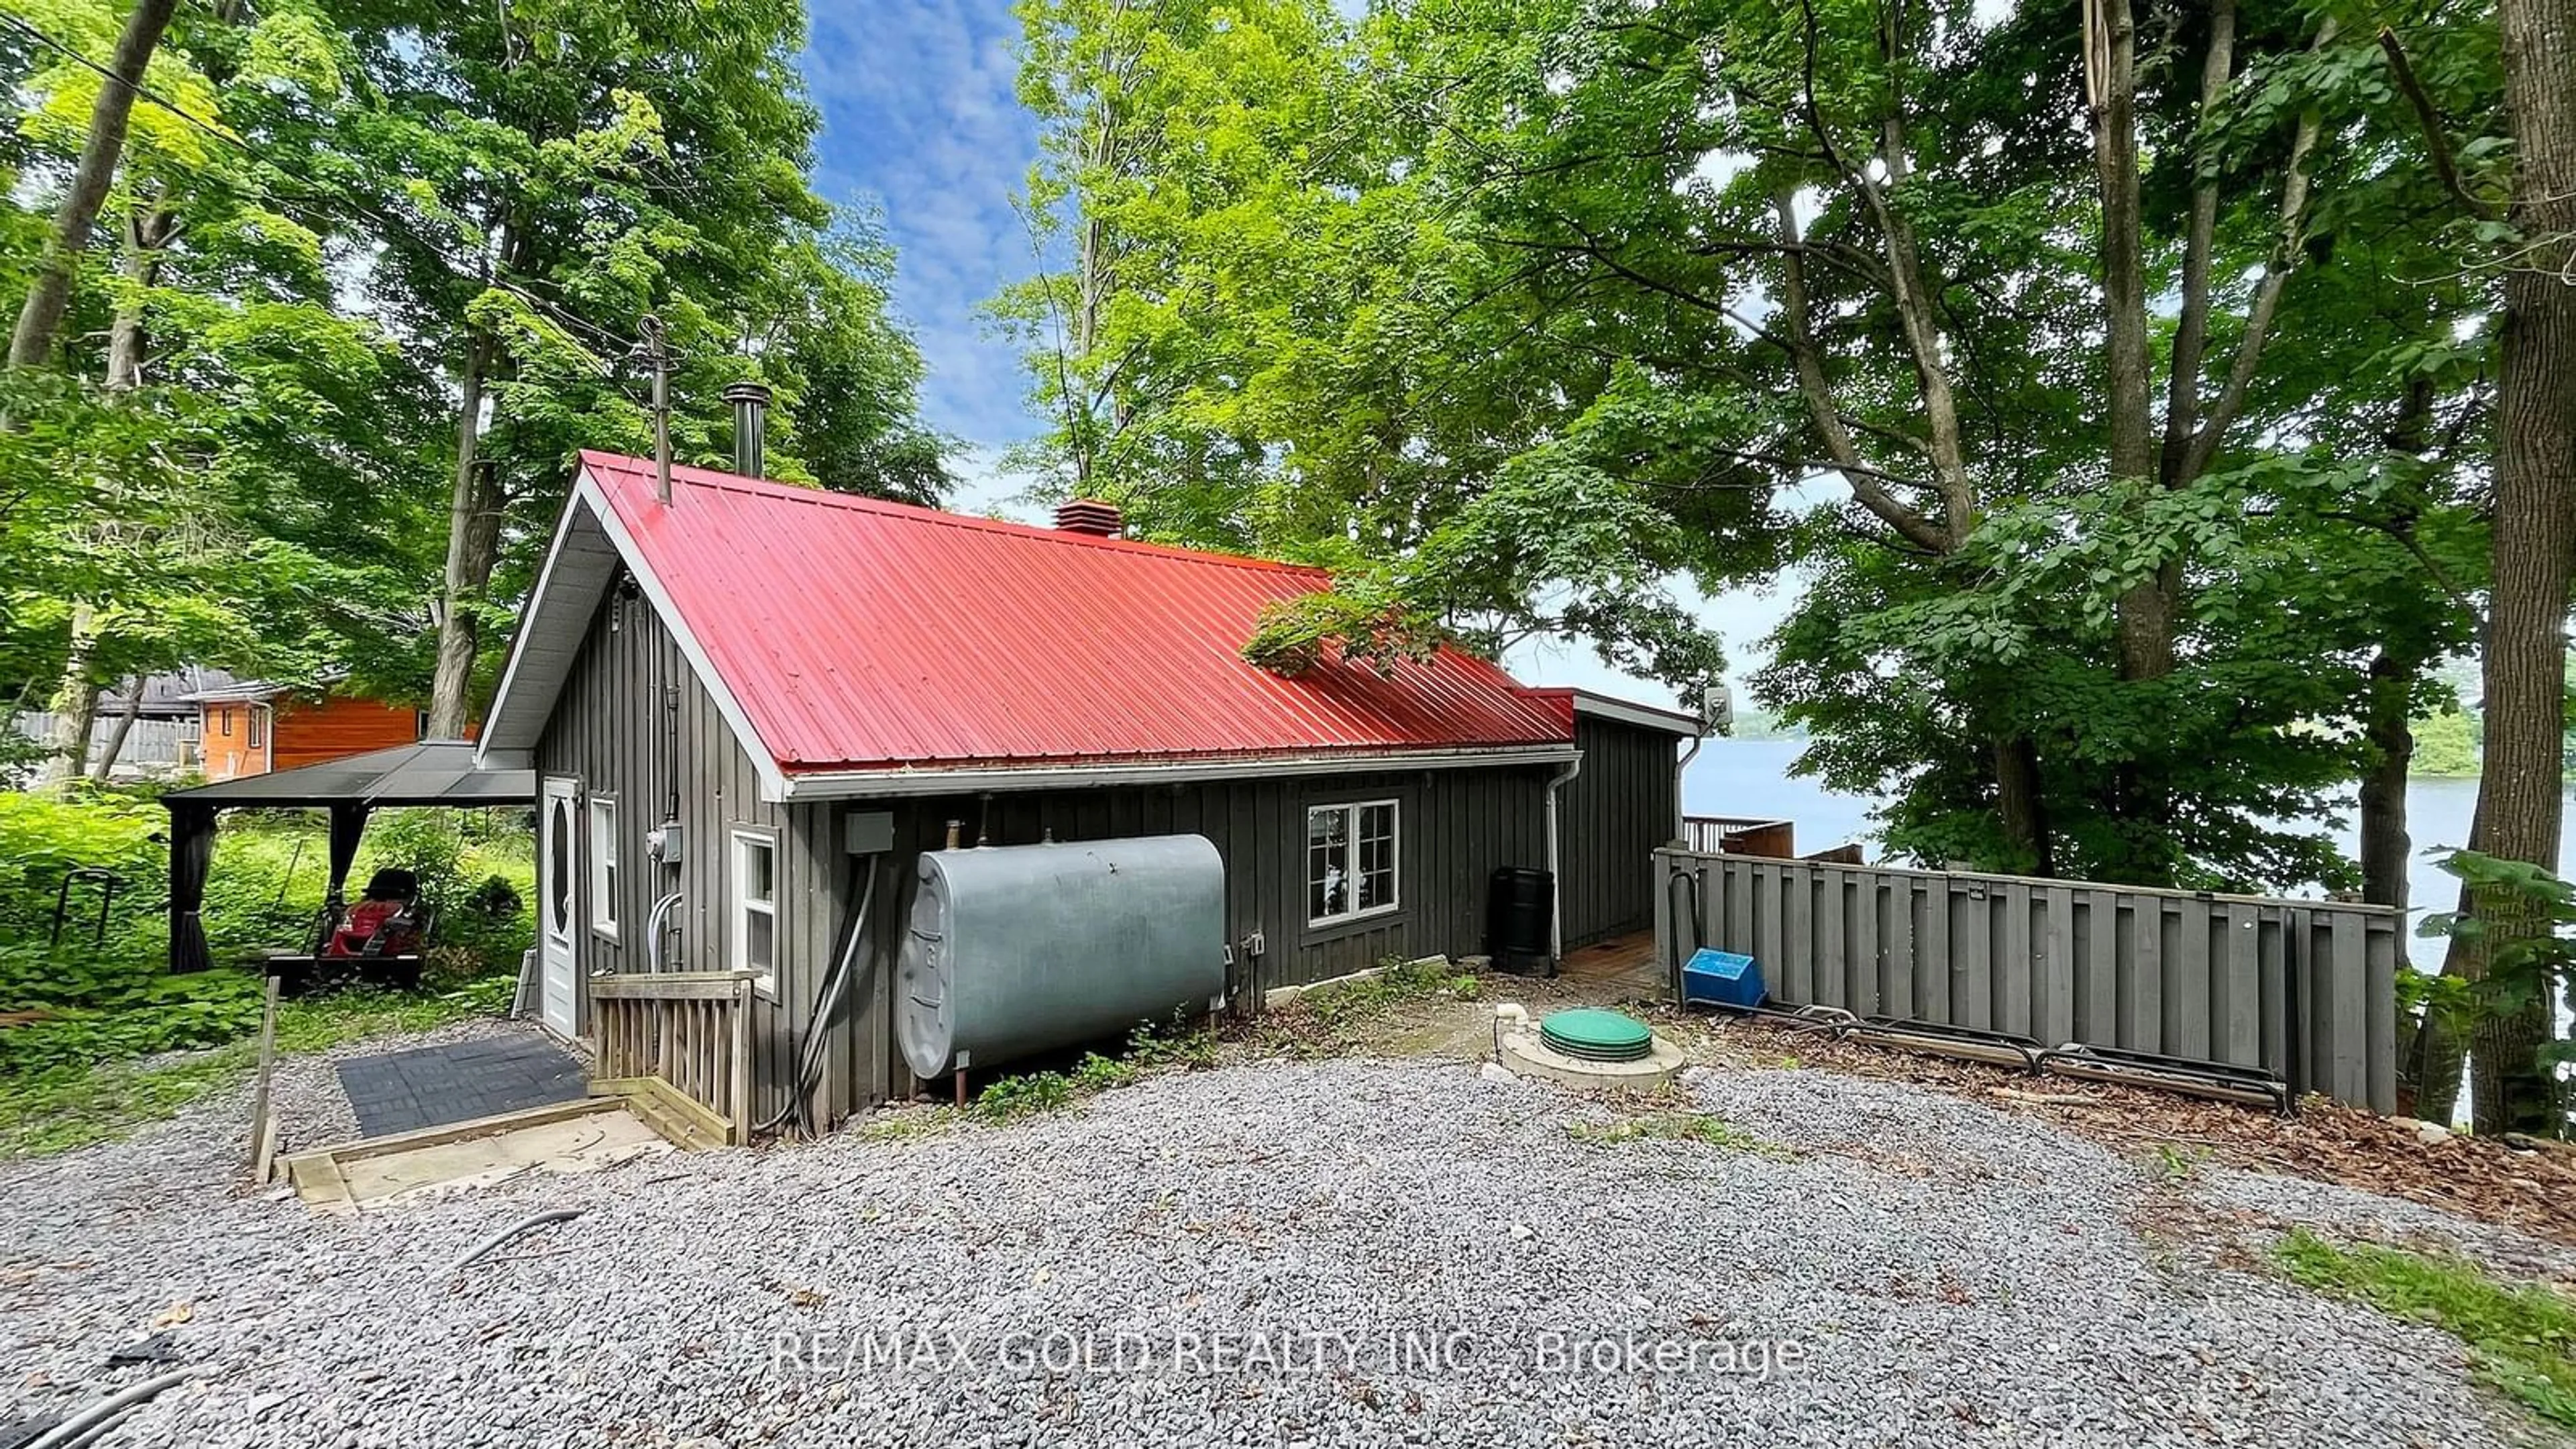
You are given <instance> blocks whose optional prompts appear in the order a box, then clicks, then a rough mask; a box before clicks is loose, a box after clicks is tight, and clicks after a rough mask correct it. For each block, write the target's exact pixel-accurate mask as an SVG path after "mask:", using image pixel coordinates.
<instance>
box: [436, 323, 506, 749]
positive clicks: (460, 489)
mask: <svg viewBox="0 0 2576 1449" xmlns="http://www.w3.org/2000/svg"><path fill="white" fill-rule="evenodd" d="M492 353H493V344H492V339H491V338H490V337H488V336H485V335H483V334H481V333H477V334H476V335H475V337H474V340H473V341H472V342H471V343H469V344H468V345H467V347H466V350H465V366H464V369H463V371H462V373H461V375H460V376H459V377H458V379H457V389H458V392H459V393H460V394H461V395H462V400H463V408H462V410H461V412H460V414H459V417H458V420H457V425H456V478H455V486H454V488H453V489H452V490H451V491H450V493H449V494H448V506H447V568H446V572H445V574H444V576H443V578H442V579H441V582H440V585H439V595H438V666H437V674H436V676H435V677H434V678H433V680H432V681H431V685H430V697H429V737H430V738H431V739H436V740H455V739H463V738H464V737H465V725H466V722H467V720H468V719H469V718H470V717H471V715H472V713H473V699H472V694H473V688H474V655H475V651H476V650H477V649H478V648H479V647H480V646H481V644H482V621H481V619H480V617H479V616H478V614H477V613H476V610H477V609H478V608H479V607H480V605H481V602H482V597H483V589H484V586H485V585H487V584H489V583H490V582H491V581H492V566H493V563H494V561H495V560H496V558H497V557H498V555H499V552H500V549H499V545H500V537H501V517H500V515H501V499H500V498H499V496H498V494H499V491H500V490H499V488H498V486H497V485H496V484H495V483H493V481H492V480H491V478H490V477H489V476H488V475H487V472H486V470H485V469H484V468H482V467H481V466H480V460H479V458H478V457H477V456H476V455H477V452H478V448H477V444H478V443H480V442H481V440H482V427H483V377H484V373H485V371H486V370H488V369H489V368H490V367H491V365H492Z"/></svg>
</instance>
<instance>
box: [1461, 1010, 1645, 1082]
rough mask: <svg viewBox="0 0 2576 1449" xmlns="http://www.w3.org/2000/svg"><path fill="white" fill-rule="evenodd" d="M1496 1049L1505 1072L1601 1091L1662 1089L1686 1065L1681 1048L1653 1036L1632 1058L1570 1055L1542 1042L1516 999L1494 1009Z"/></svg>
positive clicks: (1532, 1023)
mask: <svg viewBox="0 0 2576 1449" xmlns="http://www.w3.org/2000/svg"><path fill="white" fill-rule="evenodd" d="M1494 1051H1495V1056H1496V1058H1497V1059H1498V1060H1500V1061H1501V1063H1502V1064H1503V1067H1504V1069H1505V1070H1507V1071H1511V1072H1514V1073H1517V1074H1518V1075H1521V1076H1524V1077H1534V1078H1537V1079H1538V1080H1540V1081H1545V1082H1554V1083H1556V1084H1557V1085H1558V1086H1562V1087H1578V1088H1585V1089H1590V1090H1600V1089H1603V1088H1608V1087H1625V1088H1642V1087H1660V1086H1662V1085H1664V1084H1665V1083H1666V1082H1669V1081H1671V1080H1672V1079H1673V1078H1674V1077H1676V1076H1678V1075H1680V1074H1681V1069H1682V1068H1683V1067H1684V1066H1686V1065H1688V1063H1687V1062H1686V1061H1685V1059H1684V1058H1683V1056H1682V1049H1681V1048H1680V1047H1677V1046H1675V1045H1673V1044H1672V1043H1671V1042H1669V1041H1666V1040H1665V1039H1664V1038H1662V1037H1660V1036H1659V1037H1655V1038H1653V1039H1652V1041H1651V1042H1650V1043H1649V1045H1648V1048H1647V1052H1646V1055H1644V1056H1642V1057H1639V1058H1637V1059H1636V1060H1634V1061H1625V1062H1603V1061H1591V1060H1587V1059H1585V1058H1583V1057H1575V1056H1568V1055H1566V1054H1565V1053H1563V1052H1560V1051H1558V1050H1556V1049H1555V1048H1553V1047H1550V1046H1549V1045H1547V1044H1546V1043H1545V1042H1542V1041H1541V1040H1539V1028H1538V1025H1537V1024H1536V1023H1534V1022H1532V1021H1531V1020H1530V1019H1529V1013H1528V1012H1527V1011H1526V1010H1523V1009H1522V1008H1521V1007H1520V1006H1518V1005H1516V1004H1514V1003H1512V1002H1504V1003H1502V1004H1501V1005H1498V1006H1496V1007H1495V1008H1494Z"/></svg>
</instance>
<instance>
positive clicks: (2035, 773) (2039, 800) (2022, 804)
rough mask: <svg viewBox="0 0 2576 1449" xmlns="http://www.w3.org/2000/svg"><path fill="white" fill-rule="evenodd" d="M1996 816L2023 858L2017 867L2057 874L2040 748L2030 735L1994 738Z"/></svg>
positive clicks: (2049, 874)
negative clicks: (2040, 763) (2050, 843)
mask: <svg viewBox="0 0 2576 1449" xmlns="http://www.w3.org/2000/svg"><path fill="white" fill-rule="evenodd" d="M1995 815H1996V818H1997V819H1999V820H2001V821H2002V822H2003V827H2004V839H2005V840H2007V841H2009V842H2010V843H2011V845H2012V847H2013V849H2015V850H2017V851H2020V852H2022V853H2023V856H2024V859H2023V860H2022V861H2021V862H2020V863H2019V864H2018V865H2017V866H2016V869H2018V870H2020V871H2024V872H2027V873H2029V874H2031V875H2042V876H2053V875H2055V874H2057V853H2056V851H2054V850H2053V849H2051V848H2050V845H2049V839H2048V797H2047V793H2046V791H2044V790H2043V789H2042V788H2041V786H2040V779H2039V750H2038V748H2037V747H2036V746H2034V745H2032V744H2031V742H2030V736H2028V735H2020V736H2016V737H2014V738H2012V739H2009V740H1997V741H1995Z"/></svg>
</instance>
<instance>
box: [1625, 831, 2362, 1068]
mask: <svg viewBox="0 0 2576 1449" xmlns="http://www.w3.org/2000/svg"><path fill="white" fill-rule="evenodd" d="M1656 865H1657V871H1656V876H1657V879H1658V880H1659V881H1660V882H1661V883H1662V889H1661V891H1660V892H1659V897H1658V900H1657V904H1656V912H1655V941H1656V946H1657V949H1658V950H1659V951H1660V952H1661V955H1660V957H1659V959H1660V960H1661V961H1662V962H1663V964H1664V967H1665V969H1666V971H1667V973H1668V974H1669V975H1670V977H1671V979H1672V983H1673V989H1674V991H1675V994H1676V995H1678V994H1679V986H1680V962H1681V960H1682V958H1684V957H1686V956H1688V955H1689V954H1690V952H1691V951H1692V949H1694V948H1695V947H1697V946H1714V947H1716V948H1718V949H1719V950H1722V951H1735V952H1740V953H1742V954H1745V955H1748V956H1751V957H1753V958H1754V960H1755V961H1757V962H1758V963H1760V965H1761V967H1762V973H1763V978H1764V981H1765V983H1766V984H1767V985H1768V987H1769V988H1770V991H1771V994H1772V996H1773V997H1774V998H1775V1000H1777V1001H1778V1002H1781V1003H1784V1004H1787V1005H1792V1006H1805V1005H1809V1004H1819V1005H1825V1006H1839V1007H1842V1008H1844V1009H1846V1010H1849V1011H1852V1012H1854V1013H1857V1014H1859V1015H1862V1016H1888V1017H1898V1018H1905V1019H1910V1020H1916V1021H1926V1022H1935V1023H1940V1024H1943V1025H1950V1026H1963V1027H1975V1028H1978V1029H1981V1030H1987V1031H2001V1032H2010V1033H2013V1034H2015V1035H2019V1036H2026V1037H2029V1038H2031V1039H2033V1040H2035V1041H2038V1042H2039V1043H2041V1044H2042V1045H2043V1046H2050V1047H2055V1046H2060V1045H2064V1044H2067V1043H2073V1042H2080V1043H2082V1044H2084V1045H2087V1046H2094V1047H2116V1048H2119V1049H2121V1050H2124V1051H2138V1052H2154V1053H2157V1054H2159V1055H2164V1056H2171V1057H2182V1058H2188V1059H2191V1060H2195V1061H2207V1062H2221V1063H2226V1064H2228V1065H2232V1066H2244V1067H2260V1068H2262V1069H2264V1070H2266V1071H2270V1072H2273V1073H2275V1074H2277V1075H2279V1076H2281V1077H2282V1078H2283V1079H2285V1080H2287V1081H2290V1082H2291V1083H2292V1085H2293V1086H2295V1087H2302V1088H2304V1089H2306V1090H2311V1091H2319V1092H2324V1093H2327V1094H2328V1095H2330V1096H2333V1097H2336V1098H2338V1099H2340V1100H2342V1101H2346V1102H2351V1103H2354V1104H2356V1105H2359V1106H2365V1107H2369V1108H2371V1109H2373V1110H2375V1111H2381V1112H2390V1111H2394V1110H2396V1105H2397V1065H2396V1063H2397V1046H2396V1036H2397V996H2396V980H2397V971H2398V969H2399V963H2400V962H2401V961H2402V960H2403V958H2404V951H2403V944H2404V943H2403V941H2402V939H2401V933H2402V932H2403V931H2404V929H2405V916H2404V913H2403V912H2400V911H2396V910H2392V909H2389V908H2387V907H2384V906H2364V905H2352V904H2346V903H2343V902H2338V901H2299V900H2268V899H2259V898H2256V897H2251V896H2219V895H2198V894H2193V893H2191V892H2187V891H2161V890H2147V889H2140V888H2135V887H2129V886H2112V885H2095V884H2088V883H2085V882H2081V881H2060V880H2030V879H2024V878H2021V877H2018V876H2001V875H1976V874H1969V873H1965V872H1957V871H1923V870H1905V869H1900V868H1897V867H1892V866H1848V865H1822V864H1816V863H1811V862H1807V861H1793V860H1768V859H1762V858H1759V857H1753V856H1743V855H1723V854H1713V853H1703V852H1694V851H1680V850H1663V851H1658V852H1657V853H1656ZM1685 880H1687V881H1690V882H1694V883H1695V886H1686V885H1684V884H1682V882H1683V881H1685ZM1694 898H1695V901H1696V904H1695V905H1694ZM1694 911H1695V912H1696V915H1697V917H1698V919H1697V921H1696V922H1694V921H1693V920H1692V919H1691V917H1692V915H1693V913H1694ZM2294 1018H2295V1019H2297V1020H2298V1021H2300V1022H2303V1024H2304V1025H2303V1029H2301V1030H2299V1031H2298V1033H2297V1036H2296V1037H2295V1039H2294V1038H2293V1036H2292V1035H2291V1025H2290V1024H2291V1022H2292V1020H2293V1019H2294ZM2294 1044H2295V1045H2296V1046H2297V1047H2298V1048H2300V1049H2299V1050H2296V1051H2293V1049H2292V1048H2293V1045H2294Z"/></svg>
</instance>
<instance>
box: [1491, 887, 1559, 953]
mask: <svg viewBox="0 0 2576 1449" xmlns="http://www.w3.org/2000/svg"><path fill="white" fill-rule="evenodd" d="M1555 910H1556V890H1555V882H1554V881H1553V880H1551V879H1550V878H1549V876H1548V873H1547V872H1546V871H1543V870H1532V869H1530V868H1529V867H1527V866H1519V865H1507V866H1504V867H1502V868H1501V869H1499V870H1497V871H1495V872H1494V880H1493V887H1492V890H1491V893H1490V894H1488V895H1487V896H1486V898H1485V954H1486V955H1488V956H1491V957H1493V958H1494V969H1495V970H1497V971H1508V972H1510V973H1512V974H1513V975H1515V976H1553V975H1555V974H1556V956H1555V954H1554V952H1552V951H1551V950H1550V949H1549V946H1550V944H1551V943H1550V936H1551V934H1552V933H1551V932H1550V931H1549V929H1548V927H1549V924H1550V922H1551V919H1552V917H1553V916H1554V913H1555Z"/></svg>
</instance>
